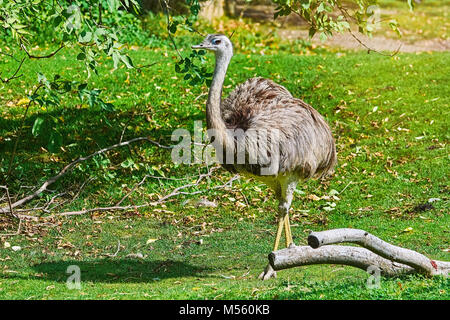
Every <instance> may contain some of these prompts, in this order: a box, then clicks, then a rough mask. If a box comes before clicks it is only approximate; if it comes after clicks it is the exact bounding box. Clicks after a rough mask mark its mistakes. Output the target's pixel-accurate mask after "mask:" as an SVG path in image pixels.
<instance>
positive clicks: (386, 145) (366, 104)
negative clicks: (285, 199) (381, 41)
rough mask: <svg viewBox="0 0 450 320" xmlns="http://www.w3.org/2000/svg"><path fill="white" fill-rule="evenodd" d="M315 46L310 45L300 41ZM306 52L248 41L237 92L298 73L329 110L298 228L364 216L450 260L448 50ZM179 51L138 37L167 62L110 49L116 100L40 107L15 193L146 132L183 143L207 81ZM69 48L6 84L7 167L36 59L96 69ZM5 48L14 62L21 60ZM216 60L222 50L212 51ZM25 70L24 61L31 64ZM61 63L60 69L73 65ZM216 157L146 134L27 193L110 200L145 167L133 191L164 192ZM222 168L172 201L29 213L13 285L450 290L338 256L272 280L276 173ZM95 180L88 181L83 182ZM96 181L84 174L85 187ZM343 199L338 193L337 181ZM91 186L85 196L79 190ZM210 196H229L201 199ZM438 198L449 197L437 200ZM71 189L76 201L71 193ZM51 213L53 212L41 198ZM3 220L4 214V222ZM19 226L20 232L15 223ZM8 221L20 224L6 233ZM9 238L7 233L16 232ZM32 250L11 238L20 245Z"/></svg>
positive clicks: (0, 114) (260, 295)
mask: <svg viewBox="0 0 450 320" xmlns="http://www.w3.org/2000/svg"><path fill="white" fill-rule="evenodd" d="M299 51H301V50H299ZM307 53H308V54H305V55H300V54H299V55H292V54H287V53H282V52H281V53H279V54H278V55H266V56H262V55H258V54H239V53H237V54H236V56H235V57H234V58H233V61H232V64H231V66H230V69H229V72H228V78H227V80H226V83H225V94H227V93H229V92H230V91H231V90H232V88H233V87H234V86H235V85H236V84H238V83H240V82H242V81H245V80H246V79H247V78H250V77H252V76H256V75H258V76H263V77H267V78H271V79H273V80H275V81H276V82H278V83H280V84H282V85H284V86H286V87H287V88H288V89H289V90H290V91H291V92H292V94H293V95H294V96H297V97H300V98H302V99H304V100H305V101H306V102H308V103H310V104H311V105H313V106H314V107H315V108H316V109H317V110H318V111H319V112H320V113H321V114H323V115H324V116H325V117H326V119H327V120H328V121H329V123H330V125H331V127H332V130H333V133H334V135H335V138H336V141H337V149H338V159H339V164H338V167H337V170H336V174H335V175H334V176H333V177H332V178H330V179H329V180H327V181H322V182H318V181H308V182H306V183H304V184H300V185H299V187H298V193H297V194H296V197H295V200H294V203H293V209H292V211H291V217H292V223H293V224H294V226H293V234H294V241H295V242H296V244H305V243H306V237H307V235H308V233H309V232H310V231H311V230H315V231H316V230H325V229H331V228H341V227H351V228H361V229H365V230H367V231H369V232H371V233H373V234H375V235H376V236H378V237H380V238H382V239H384V240H387V241H390V242H391V243H393V244H396V245H400V246H403V247H406V248H410V249H413V250H417V251H419V252H422V253H425V254H427V255H428V256H429V257H432V258H434V259H438V260H449V253H448V250H449V247H450V245H449V226H450V218H449V212H448V205H449V186H448V177H449V173H450V172H449V156H448V151H449V149H448V140H449V138H450V133H449V120H448V119H449V116H450V115H449V110H450V108H449V103H450V89H449V86H448V83H449V80H450V78H449V74H450V53H448V52H444V53H423V54H399V55H397V56H395V57H392V58H391V57H386V56H381V55H377V54H370V55H368V54H366V53H357V52H352V53H349V52H334V53H332V52H320V54H317V52H314V51H307ZM172 54H173V52H166V51H164V50H157V49H155V50H151V49H144V48H139V49H137V50H135V51H133V52H132V56H133V58H134V61H135V64H141V65H145V64H148V63H151V62H155V61H158V62H159V63H158V64H156V65H154V66H152V67H150V68H147V69H143V72H142V73H137V72H136V71H129V70H127V69H123V68H122V69H120V70H118V71H116V72H114V73H111V72H110V70H111V69H112V63H111V61H104V63H103V65H102V66H101V68H100V69H101V70H100V76H95V75H93V82H94V85H95V87H96V88H99V89H102V90H103V92H102V97H103V98H104V99H105V101H112V102H114V104H115V106H116V110H115V111H114V112H107V111H104V110H101V109H100V108H89V107H88V106H87V105H86V104H83V103H81V102H80V101H79V100H77V99H72V98H70V99H69V98H65V100H63V101H62V103H61V106H58V107H48V109H44V110H43V109H41V108H40V107H38V106H34V105H32V106H31V108H30V110H29V112H28V115H27V118H26V120H25V125H26V126H25V130H24V131H23V133H22V138H21V139H20V142H19V144H18V148H17V150H18V151H17V157H16V164H17V166H15V169H14V178H15V179H14V181H12V183H11V186H10V189H11V192H13V193H14V194H17V195H18V196H20V195H24V194H27V193H28V192H29V188H27V186H37V185H40V184H41V183H43V182H44V181H45V180H47V179H48V178H49V177H51V176H52V175H54V174H56V173H57V172H59V171H60V170H61V169H62V167H63V166H64V165H65V164H67V163H69V162H70V161H73V160H74V159H76V158H77V157H79V156H80V155H88V154H90V153H92V152H94V151H96V150H99V149H101V148H103V147H106V146H109V145H112V144H115V143H117V142H118V141H119V140H120V139H121V137H122V136H123V140H127V139H131V138H133V137H137V136H144V135H148V136H150V137H152V138H153V139H155V140H158V141H159V142H160V143H162V144H165V145H170V144H172V143H173V142H172V141H171V140H170V135H171V133H172V131H173V130H174V129H176V128H187V129H189V130H191V131H192V128H193V122H194V121H195V120H202V121H203V126H204V127H205V126H206V123H205V121H204V118H205V115H204V108H205V100H206V95H205V93H206V92H207V88H206V86H203V87H191V86H189V85H188V84H187V83H186V82H184V81H183V80H182V78H180V75H178V74H176V73H175V72H174V70H173V65H172V64H171V61H172V59H173V60H175V57H171V55H172ZM75 56H76V53H74V52H71V51H70V50H68V49H67V50H66V51H63V52H61V54H58V55H57V57H56V58H55V59H53V60H51V61H50V60H39V61H31V62H30V61H27V62H26V63H27V65H26V66H24V68H25V67H26V68H27V69H26V70H29V72H27V73H26V74H25V75H24V76H23V77H22V78H20V79H17V80H16V82H14V84H11V85H8V86H5V85H3V86H2V87H1V91H0V155H1V158H0V161H1V162H0V169H1V170H2V172H5V170H6V169H7V167H8V164H9V158H10V155H11V150H12V146H13V143H14V141H15V139H16V136H17V128H18V127H19V125H20V122H21V119H22V117H23V112H24V108H25V105H24V102H23V99H24V98H25V97H26V93H27V92H28V91H29V90H30V89H31V88H32V87H31V86H32V85H33V84H34V83H35V81H36V78H37V75H36V73H37V72H44V73H45V75H46V76H47V78H52V77H53V76H54V74H56V73H60V74H61V75H62V76H63V77H67V78H69V79H73V80H76V81H80V80H83V79H84V78H85V77H86V76H87V75H86V73H84V72H83V71H82V70H83V68H82V67H81V66H78V65H77V64H75V63H74V61H75ZM5 61H6V60H2V62H0V72H2V73H5V74H6V73H7V71H6V70H9V68H11V65H13V64H12V62H11V61H10V62H8V63H6V62H5ZM208 63H209V68H212V65H213V61H212V57H211V56H209V57H208ZM24 70H25V69H24ZM61 70H63V71H62V73H61ZM37 117H42V118H43V119H44V121H45V123H46V125H47V126H49V127H53V128H54V130H56V131H58V132H59V133H60V134H61V136H62V138H63V141H62V146H63V148H60V149H59V150H58V151H57V152H56V153H53V154H52V153H50V152H49V151H48V150H47V148H46V145H47V143H48V139H49V137H48V136H46V135H38V136H37V137H35V136H33V135H32V132H31V131H32V130H31V129H32V126H33V124H34V122H35V119H36V118H37ZM206 172H207V168H206V167H205V166H204V165H194V164H192V165H175V164H173V163H172V162H171V160H170V151H167V150H165V149H161V148H158V147H156V146H154V145H150V144H146V143H137V144H134V145H132V146H130V147H129V148H127V147H125V148H122V149H115V150H113V151H111V152H108V153H107V154H106V156H99V157H96V158H94V159H93V160H90V161H87V162H84V163H82V164H81V165H79V166H78V167H77V169H75V170H74V171H73V172H71V173H69V174H68V175H67V176H65V177H64V178H63V179H61V180H60V181H59V182H58V183H56V184H55V185H53V186H52V187H51V188H50V189H51V190H52V192H48V193H45V194H44V195H43V197H42V199H40V200H37V201H35V202H33V203H31V204H30V205H29V207H33V206H34V205H37V206H39V204H40V203H44V202H45V201H48V200H50V199H51V198H52V197H53V196H54V195H56V194H58V193H61V192H66V194H64V195H61V196H59V197H58V198H57V199H56V202H55V204H59V203H60V204H61V206H60V207H58V208H57V209H55V210H54V212H53V213H55V212H62V211H70V210H80V209H83V208H93V207H99V206H110V205H113V204H115V203H117V202H118V201H119V200H120V199H122V198H123V197H124V196H125V195H126V194H127V193H129V192H130V190H131V189H132V188H133V186H135V185H136V184H137V183H139V182H140V181H141V180H142V179H143V178H144V176H145V175H146V174H151V175H154V176H161V177H163V178H160V179H156V178H149V179H147V181H146V183H145V184H142V185H141V186H139V187H138V188H137V189H136V190H135V191H134V192H133V193H132V194H131V195H130V196H129V197H128V198H127V199H126V200H125V201H124V202H123V203H122V204H123V205H137V204H140V203H145V202H147V201H149V200H151V201H156V200H157V199H159V198H160V197H162V196H164V195H166V194H168V193H170V191H171V190H173V189H174V188H176V187H177V186H182V185H185V184H187V183H190V182H192V181H193V180H195V179H196V177H197V176H198V175H199V173H206ZM231 177H232V176H231V175H230V174H228V173H227V172H225V171H224V170H222V169H221V170H218V171H216V172H215V173H214V174H213V177H212V178H211V179H205V180H204V181H202V183H200V184H199V185H198V186H197V187H195V188H191V189H189V191H198V190H203V191H205V192H204V193H202V194H197V195H192V196H189V195H188V196H180V197H176V198H172V199H170V200H169V201H167V202H166V203H164V204H163V205H155V206H150V207H146V208H142V209H138V210H130V211H127V212H123V211H122V212H107V213H105V212H95V213H93V214H86V215H81V216H71V217H67V218H48V219H46V220H43V221H44V222H45V223H44V222H43V223H41V224H36V223H27V224H25V225H24V226H23V227H24V233H25V236H24V235H20V236H10V237H2V236H0V262H1V264H0V265H1V268H0V299H96V298H98V299H132V298H139V299H141V298H142V299H449V298H450V294H449V293H450V286H449V280H448V279H445V278H442V277H436V278H433V279H430V278H425V277H422V276H404V277H399V278H382V279H381V287H380V288H378V289H368V288H367V286H366V281H367V279H368V274H366V273H365V272H363V271H361V270H357V269H354V268H350V267H342V266H337V265H327V266H309V267H302V268H297V269H291V270H285V271H281V272H279V273H278V278H277V279H273V280H269V281H266V282H261V281H259V280H257V279H256V277H257V275H258V274H259V273H260V272H261V271H262V269H263V268H264V266H265V265H266V264H267V259H266V257H267V254H268V253H269V252H270V251H271V247H272V243H273V240H274V237H275V231H276V221H275V208H276V203H275V201H274V199H273V194H271V191H270V190H268V189H266V187H265V186H264V185H262V184H259V183H257V182H255V181H249V180H247V179H244V178H241V179H240V180H239V181H237V182H235V183H234V184H233V186H232V187H226V188H219V189H213V187H214V186H218V185H221V184H223V183H225V182H226V181H227V180H228V179H230V178H231ZM85 182H86V183H85ZM84 183H85V184H84ZM82 185H83V188H81V187H82ZM333 190H335V191H337V192H339V194H338V195H337V197H336V198H333V197H329V195H330V194H333V193H334V191H333ZM78 191H80V192H79V195H78V197H77V198H76V199H75V200H74V201H71V200H72V198H73V197H74V196H75V195H76V194H77V193H78ZM202 197H205V198H206V199H208V200H210V201H215V202H216V203H217V207H216V208H211V207H200V208H197V207H196V206H195V201H196V200H198V199H200V198H202ZM431 198H439V199H440V200H438V201H434V202H432V203H430V204H431V206H429V205H424V204H427V203H428V200H429V199H431ZM64 201H66V202H65V203H63V202H64ZM38 213H39V214H42V216H44V217H45V216H48V214H47V213H45V212H38ZM1 222H2V223H3V224H2V229H4V227H3V226H6V224H5V220H1ZM7 231H8V232H11V231H14V229H13V228H11V226H9V227H8V230H7ZM5 232H6V231H5ZM6 242H7V243H8V244H9V245H10V247H8V244H7V243H6ZM14 246H20V247H21V249H20V250H18V251H13V250H12V247H14ZM69 265H77V266H79V268H80V270H81V280H82V288H81V290H68V289H67V288H66V279H67V277H68V274H66V269H67V267H68V266H69Z"/></svg>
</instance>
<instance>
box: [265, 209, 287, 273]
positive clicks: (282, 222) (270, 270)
mask: <svg viewBox="0 0 450 320" xmlns="http://www.w3.org/2000/svg"><path fill="white" fill-rule="evenodd" d="M285 218H286V215H285V213H284V210H283V208H282V206H281V205H280V206H279V214H278V228H277V235H276V237H275V243H274V245H273V251H277V249H278V246H279V245H280V239H281V234H282V233H283V227H284V226H285ZM286 237H287V235H286ZM276 277H277V272H276V271H275V270H273V268H272V266H271V265H270V264H268V265H267V266H266V268H265V269H264V271H263V272H261V274H260V275H259V277H258V278H259V279H262V280H267V279H270V278H276Z"/></svg>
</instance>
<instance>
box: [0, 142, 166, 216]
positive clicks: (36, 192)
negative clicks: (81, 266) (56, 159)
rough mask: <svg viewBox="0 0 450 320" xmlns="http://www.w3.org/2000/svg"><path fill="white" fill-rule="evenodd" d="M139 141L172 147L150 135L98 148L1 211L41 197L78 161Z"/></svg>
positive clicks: (7, 210) (2, 211)
mask: <svg viewBox="0 0 450 320" xmlns="http://www.w3.org/2000/svg"><path fill="white" fill-rule="evenodd" d="M138 141H148V142H150V143H153V144H155V145H157V146H158V147H161V148H165V149H170V148H171V147H168V146H164V145H162V144H160V143H159V142H156V141H154V140H152V139H150V138H148V137H138V138H134V139H131V140H128V141H125V142H121V143H117V144H115V145H112V146H109V147H106V148H103V149H101V150H98V151H96V152H94V153H91V154H90V155H88V156H86V157H81V158H78V159H77V160H75V161H73V162H71V163H69V164H68V165H66V166H65V167H64V168H63V169H62V170H61V171H60V172H59V173H58V174H57V175H55V176H53V177H51V178H50V179H49V180H47V181H45V182H44V184H42V186H41V187H40V188H38V189H37V190H36V191H35V192H33V193H31V194H30V195H28V196H26V197H24V198H22V199H20V200H18V201H16V202H14V203H13V204H12V205H11V208H9V209H8V208H5V207H4V208H0V213H6V212H11V209H14V208H16V207H19V206H21V205H23V204H25V203H27V202H28V201H30V200H33V199H35V198H37V197H39V195H40V194H41V193H42V192H44V191H45V190H47V188H48V187H49V186H50V185H52V184H53V183H54V182H56V181H57V180H58V179H60V178H61V177H63V176H65V175H66V174H67V173H68V172H69V171H71V170H72V169H73V168H74V167H75V166H76V165H77V164H78V163H80V162H82V161H86V160H88V159H91V158H93V157H95V156H97V155H99V154H102V153H105V152H107V151H110V150H113V149H115V148H119V147H123V146H127V145H130V144H132V143H134V142H138Z"/></svg>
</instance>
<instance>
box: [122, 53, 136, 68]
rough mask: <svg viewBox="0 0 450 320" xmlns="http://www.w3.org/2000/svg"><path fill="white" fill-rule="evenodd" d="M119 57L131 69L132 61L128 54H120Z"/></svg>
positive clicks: (132, 66)
mask: <svg viewBox="0 0 450 320" xmlns="http://www.w3.org/2000/svg"><path fill="white" fill-rule="evenodd" d="M120 59H121V60H122V62H123V63H124V64H125V65H126V66H127V68H128V69H133V68H134V65H133V61H131V58H130V57H129V56H127V55H121V56H120Z"/></svg>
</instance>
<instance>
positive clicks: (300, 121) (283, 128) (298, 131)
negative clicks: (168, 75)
mask: <svg viewBox="0 0 450 320" xmlns="http://www.w3.org/2000/svg"><path fill="white" fill-rule="evenodd" d="M192 49H204V50H209V51H213V52H214V53H215V59H216V64H215V69H214V74H213V79H212V82H211V86H210V90H209V94H208V100H207V104H206V121H207V128H208V132H214V133H213V134H212V135H211V134H210V140H213V141H211V142H214V143H213V145H214V147H215V149H216V153H217V157H218V158H219V161H220V162H221V163H222V164H223V166H224V167H225V168H226V169H227V170H229V171H231V172H235V173H239V174H241V175H244V176H248V177H253V178H255V179H257V180H259V181H262V182H263V183H265V184H266V185H267V186H268V187H269V188H271V189H272V190H273V191H274V193H275V195H276V197H277V200H278V201H279V205H278V229H277V233H276V237H275V243H274V246H273V250H274V251H275V250H277V249H278V246H279V243H280V238H281V236H282V233H283V229H284V233H285V239H286V246H287V247H288V246H290V245H291V244H293V240H292V233H291V227H290V223H289V209H290V207H291V202H292V198H293V194H294V191H295V189H296V187H297V183H298V182H299V181H306V180H308V179H309V178H320V177H323V176H325V175H329V174H331V173H332V172H333V168H334V166H335V164H336V147H335V142H334V139H333V136H332V133H331V130H330V128H329V126H328V124H327V123H326V121H325V120H324V119H323V117H322V116H321V115H320V114H319V113H318V112H317V111H316V110H315V109H314V108H313V107H311V106H310V105H309V104H307V103H305V102H304V101H302V100H301V99H297V98H294V97H293V96H292V95H291V93H290V92H289V91H288V90H287V89H286V88H284V87H283V86H281V85H279V84H276V83H275V82H273V81H271V80H268V79H263V78H251V79H248V80H247V81H245V82H244V83H243V84H240V85H238V86H237V87H236V88H235V89H234V91H233V92H232V93H231V94H230V95H229V96H228V98H226V99H224V100H222V87H223V83H224V80H225V75H226V72H227V68H228V65H229V64H230V61H231V58H232V56H233V45H232V43H231V41H230V40H229V39H228V38H227V37H226V36H225V35H222V34H208V35H207V36H206V38H205V39H204V40H203V42H202V43H201V44H199V45H195V46H192ZM293 67H294V66H293ZM211 130H212V131H211ZM236 131H239V132H241V134H240V135H236V134H234V132H236ZM255 132H256V133H258V132H260V133H261V132H264V133H269V134H264V136H266V137H268V138H267V139H266V142H267V143H266V148H261V145H264V144H263V143H261V141H259V140H261V139H259V138H260V136H261V135H258V134H255ZM271 133H276V134H271ZM257 140H258V141H257ZM238 144H241V146H239V145H238ZM242 145H243V148H241V147H242ZM267 147H269V148H267ZM239 150H244V153H245V161H244V163H242V161H241V162H239V161H236V160H237V157H236V156H234V157H232V158H231V159H233V161H225V160H229V157H228V156H227V157H226V159H225V155H228V154H230V153H232V154H237V153H239ZM273 150H275V152H274V151H273ZM267 168H269V170H267ZM271 277H276V271H275V270H273V268H272V267H271V266H270V264H268V265H267V267H266V268H265V269H264V271H263V272H262V273H261V274H260V276H259V278H260V279H263V280H266V279H269V278H271Z"/></svg>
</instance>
